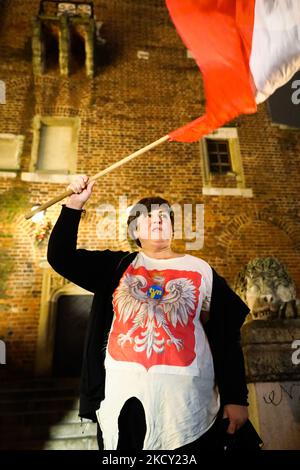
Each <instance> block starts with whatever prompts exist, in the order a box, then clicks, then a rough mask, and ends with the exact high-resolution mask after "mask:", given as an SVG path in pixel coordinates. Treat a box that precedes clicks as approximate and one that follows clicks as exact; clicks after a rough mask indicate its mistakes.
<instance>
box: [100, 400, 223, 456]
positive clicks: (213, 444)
mask: <svg viewBox="0 0 300 470" xmlns="http://www.w3.org/2000/svg"><path fill="white" fill-rule="evenodd" d="M223 423H224V420H222V412H221V410H220V412H219V413H218V416H217V418H216V420H215V422H214V424H213V425H212V426H211V427H210V428H209V430H208V431H207V432H206V433H204V434H203V435H202V436H200V437H199V438H198V439H197V440H195V441H194V442H191V443H190V444H187V445H185V446H183V447H180V448H178V449H176V450H178V451H184V452H194V451H199V450H223V447H222V442H221V439H220V436H221V433H220V429H221V427H223ZM118 424H119V440H118V447H117V450H135V451H137V450H142V449H143V444H144V439H145V435H146V420H145V412H144V408H143V405H142V403H141V402H140V401H139V400H138V399H137V398H130V399H129V400H127V402H126V403H125V405H124V406H123V408H122V410H121V413H120V416H119V421H118ZM97 440H98V446H99V450H103V439H102V432H101V429H100V426H99V423H97ZM164 450H168V449H164Z"/></svg>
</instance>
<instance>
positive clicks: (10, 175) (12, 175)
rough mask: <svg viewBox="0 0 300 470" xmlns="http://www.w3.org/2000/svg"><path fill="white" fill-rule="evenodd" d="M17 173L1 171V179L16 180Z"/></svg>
mask: <svg viewBox="0 0 300 470" xmlns="http://www.w3.org/2000/svg"><path fill="white" fill-rule="evenodd" d="M16 177H17V173H16V172H15V171H0V178H16Z"/></svg>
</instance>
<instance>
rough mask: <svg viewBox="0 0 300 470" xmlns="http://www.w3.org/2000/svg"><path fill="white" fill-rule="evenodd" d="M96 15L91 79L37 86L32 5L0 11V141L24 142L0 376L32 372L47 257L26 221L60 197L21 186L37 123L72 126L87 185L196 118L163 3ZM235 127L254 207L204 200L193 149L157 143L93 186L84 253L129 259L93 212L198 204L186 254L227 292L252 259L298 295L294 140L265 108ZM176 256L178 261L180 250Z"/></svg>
mask: <svg viewBox="0 0 300 470" xmlns="http://www.w3.org/2000/svg"><path fill="white" fill-rule="evenodd" d="M94 6H95V14H96V16H97V19H98V20H99V21H103V22H104V26H103V29H102V30H101V34H102V36H103V37H104V38H105V39H106V40H107V42H106V44H105V45H104V46H103V47H102V48H98V50H97V60H96V62H97V68H96V74H95V78H94V79H88V78H86V75H85V71H84V70H78V71H77V72H76V73H74V74H72V75H71V76H70V77H68V78H64V77H61V76H60V75H59V74H58V72H55V71H54V70H52V71H49V73H46V74H45V75H43V76H41V77H34V76H33V73H32V56H31V35H32V23H31V22H32V18H33V17H34V16H35V15H37V12H38V9H39V1H37V0H30V1H29V0H28V1H25V0H23V1H22V0H10V1H6V2H4V3H3V5H2V7H1V8H2V10H1V27H0V56H1V60H0V79H2V80H4V81H5V83H6V90H7V103H6V104H5V105H0V133H15V134H22V135H24V136H25V144H24V149H23V154H22V160H21V171H20V172H19V173H18V175H17V177H16V178H5V177H3V176H1V177H0V194H1V208H0V216H1V231H0V237H1V238H0V243H1V245H0V257H1V260H2V261H3V263H2V266H3V267H2V268H1V279H2V280H1V299H0V337H1V338H3V339H4V340H5V341H6V344H7V362H8V363H9V368H8V367H6V368H4V367H1V370H0V372H1V374H4V373H5V371H6V373H8V372H7V371H10V372H11V371H13V370H14V369H15V370H17V371H18V374H20V373H22V374H30V373H32V372H33V369H34V360H35V351H36V341H37V331H38V322H39V312H40V297H41V289H42V273H43V267H42V265H41V260H42V259H43V258H44V257H45V251H46V246H42V247H40V248H38V247H36V246H35V245H34V230H35V226H34V224H33V223H32V221H25V220H24V217H23V214H24V212H25V211H26V210H28V209H29V208H30V207H31V206H32V205H33V204H34V203H36V202H42V201H46V200H48V199H50V198H52V197H54V196H55V195H56V194H57V193H59V192H62V191H63V190H64V188H65V184H57V183H37V182H36V183H29V182H24V181H22V178H21V173H22V172H28V171H29V164H30V158H31V148H32V140H33V132H32V120H33V118H34V116H35V115H37V114H39V115H42V116H67V117H74V116H78V117H80V119H81V130H80V137H79V146H78V163H77V169H78V173H87V174H90V175H92V174H94V173H97V172H98V171H100V170H101V169H103V168H105V167H106V166H108V165H110V164H112V163H114V162H116V161H117V160H119V159H120V158H121V157H124V156H126V155H128V154H130V153H132V152H133V151H134V150H137V149H139V148H140V147H143V146H144V145H146V144H148V143H151V142H152V141H154V140H156V139H158V138H159V137H161V136H163V135H165V134H166V133H168V131H170V130H173V129H175V128H177V127H179V126H180V125H182V124H184V123H185V122H188V121H189V120H191V119H194V118H196V117H197V116H199V115H200V114H201V113H202V112H203V90H202V83H201V78H200V74H199V72H198V69H197V67H196V66H195V63H194V62H193V61H192V60H190V59H187V57H186V50H185V48H184V46H183V44H182V42H181V40H180V38H179V37H178V35H177V33H176V31H175V28H174V27H173V25H172V24H171V21H170V19H169V17H168V13H167V11H166V9H165V7H164V2H163V1H160V0H156V1H153V0H144V1H139V2H136V1H134V0H122V2H120V1H117V0H95V1H94ZM138 50H143V51H147V52H149V59H148V60H143V59H138V58H137V51H138ZM237 125H238V134H239V139H240V147H241V154H242V159H243V165H244V172H245V179H246V187H247V188H252V189H253V194H254V197H253V198H243V197H236V196H203V195H202V174H201V162H200V154H199V144H198V143H194V144H180V143H165V144H163V145H161V146H160V147H158V148H157V149H156V150H153V151H151V153H148V154H147V155H146V156H142V157H139V158H138V159H137V160H134V161H133V162H130V163H128V164H127V165H125V166H123V167H121V168H120V169H118V170H116V171H114V172H112V173H111V174H109V175H107V176H105V177H103V178H102V179H101V180H100V181H99V182H98V184H97V185H96V186H95V191H94V195H93V198H92V199H91V200H90V201H89V204H88V205H87V212H88V213H87V216H86V218H85V219H84V220H83V221H82V225H81V228H80V245H81V246H84V247H87V248H91V249H95V248H104V247H108V248H111V249H120V248H122V249H128V244H127V242H125V241H124V242H115V241H101V240H99V239H98V238H97V237H96V226H97V223H98V222H99V220H98V219H99V217H98V216H97V214H96V208H97V206H99V204H102V203H104V202H105V203H110V204H114V205H116V206H118V201H119V196H126V197H127V198H128V203H129V204H132V203H133V202H135V201H136V200H137V199H140V198H141V197H144V196H146V195H160V196H162V197H165V198H167V199H169V200H170V202H171V203H176V202H177V203H180V204H183V203H192V204H196V203H204V205H205V244H204V248H203V250H201V251H196V252H191V254H195V255H197V256H200V257H203V258H204V259H206V260H207V261H208V262H209V263H211V264H212V265H213V266H214V267H215V268H216V269H217V271H219V272H220V274H222V275H224V276H225V277H226V278H227V279H228V281H229V282H233V280H234V278H235V276H236V274H237V273H238V271H239V270H240V269H241V268H242V267H243V266H244V265H245V264H246V263H247V262H248V261H249V260H250V259H252V258H254V257H257V256H277V257H278V258H279V259H280V260H282V261H283V262H284V263H285V264H286V265H287V267H288V269H289V272H290V274H291V275H292V277H293V278H294V279H295V281H296V283H297V287H298V290H299V287H300V269H299V266H300V252H299V247H300V245H299V217H300V212H299V200H298V197H297V196H298V188H299V187H300V175H299V170H298V168H299V154H300V134H299V132H297V131H292V130H281V129H279V128H277V127H274V126H272V125H271V123H270V120H269V117H268V113H267V107H266V105H261V106H259V110H258V113H257V114H256V115H251V116H243V117H240V118H238V119H237ZM59 210H60V206H59V205H56V206H54V207H52V208H51V209H50V210H49V211H48V212H47V217H48V218H49V219H50V220H51V221H52V222H53V223H54V222H55V219H56V218H57V215H58V213H59ZM66 230H67V227H66ZM175 248H177V249H179V250H183V249H184V241H181V242H180V241H178V242H176V244H175ZM1 260H0V261H1Z"/></svg>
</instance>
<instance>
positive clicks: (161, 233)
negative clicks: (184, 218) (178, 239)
mask: <svg viewBox="0 0 300 470" xmlns="http://www.w3.org/2000/svg"><path fill="white" fill-rule="evenodd" d="M172 233H173V231H172V222H171V219H170V214H169V212H168V211H167V210H164V209H155V210H153V211H151V212H149V213H148V214H141V215H140V216H139V217H138V220H137V232H136V236H137V238H138V239H139V240H140V242H141V245H142V246H143V244H144V245H145V244H147V245H148V246H149V244H152V245H154V246H157V245H160V244H161V245H163V246H165V245H166V244H171V241H172Z"/></svg>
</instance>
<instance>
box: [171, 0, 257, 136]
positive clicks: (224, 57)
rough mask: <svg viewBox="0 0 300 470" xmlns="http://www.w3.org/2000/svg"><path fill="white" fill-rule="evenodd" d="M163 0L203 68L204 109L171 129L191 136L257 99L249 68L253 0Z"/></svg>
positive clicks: (246, 109)
mask: <svg viewBox="0 0 300 470" xmlns="http://www.w3.org/2000/svg"><path fill="white" fill-rule="evenodd" d="M237 3H238V7H237V4H236V0H184V1H182V0H166V4H167V7H168V9H169V12H170V15H171V17H172V20H173V22H174V24H175V26H176V28H177V30H178V32H179V34H180V35H181V37H182V39H183V41H184V42H185V44H186V46H187V47H188V49H190V50H191V52H192V54H193V56H194V57H195V60H196V62H197V64H198V66H199V68H200V70H201V72H202V75H203V81H204V89H205V96H206V114H205V115H203V116H201V117H200V118H198V119H196V120H194V121H192V122H191V123H189V124H187V125H185V126H183V127H181V128H180V129H177V130H175V131H173V132H171V133H169V137H170V140H176V141H182V142H193V141H196V140H199V139H200V138H201V137H202V136H203V135H205V134H208V133H210V132H211V131H212V130H214V129H216V128H218V127H221V126H222V125H223V124H224V123H226V122H228V121H231V120H232V119H234V118H235V117H236V116H238V115H239V114H241V113H254V112H255V111H256V103H255V97H254V94H255V92H254V88H253V80H252V77H251V73H250V69H249V55H250V50H251V46H250V45H251V35H252V32H253V21H254V6H255V1H254V0H250V1H247V0H241V1H239V0H238V1H237Z"/></svg>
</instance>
